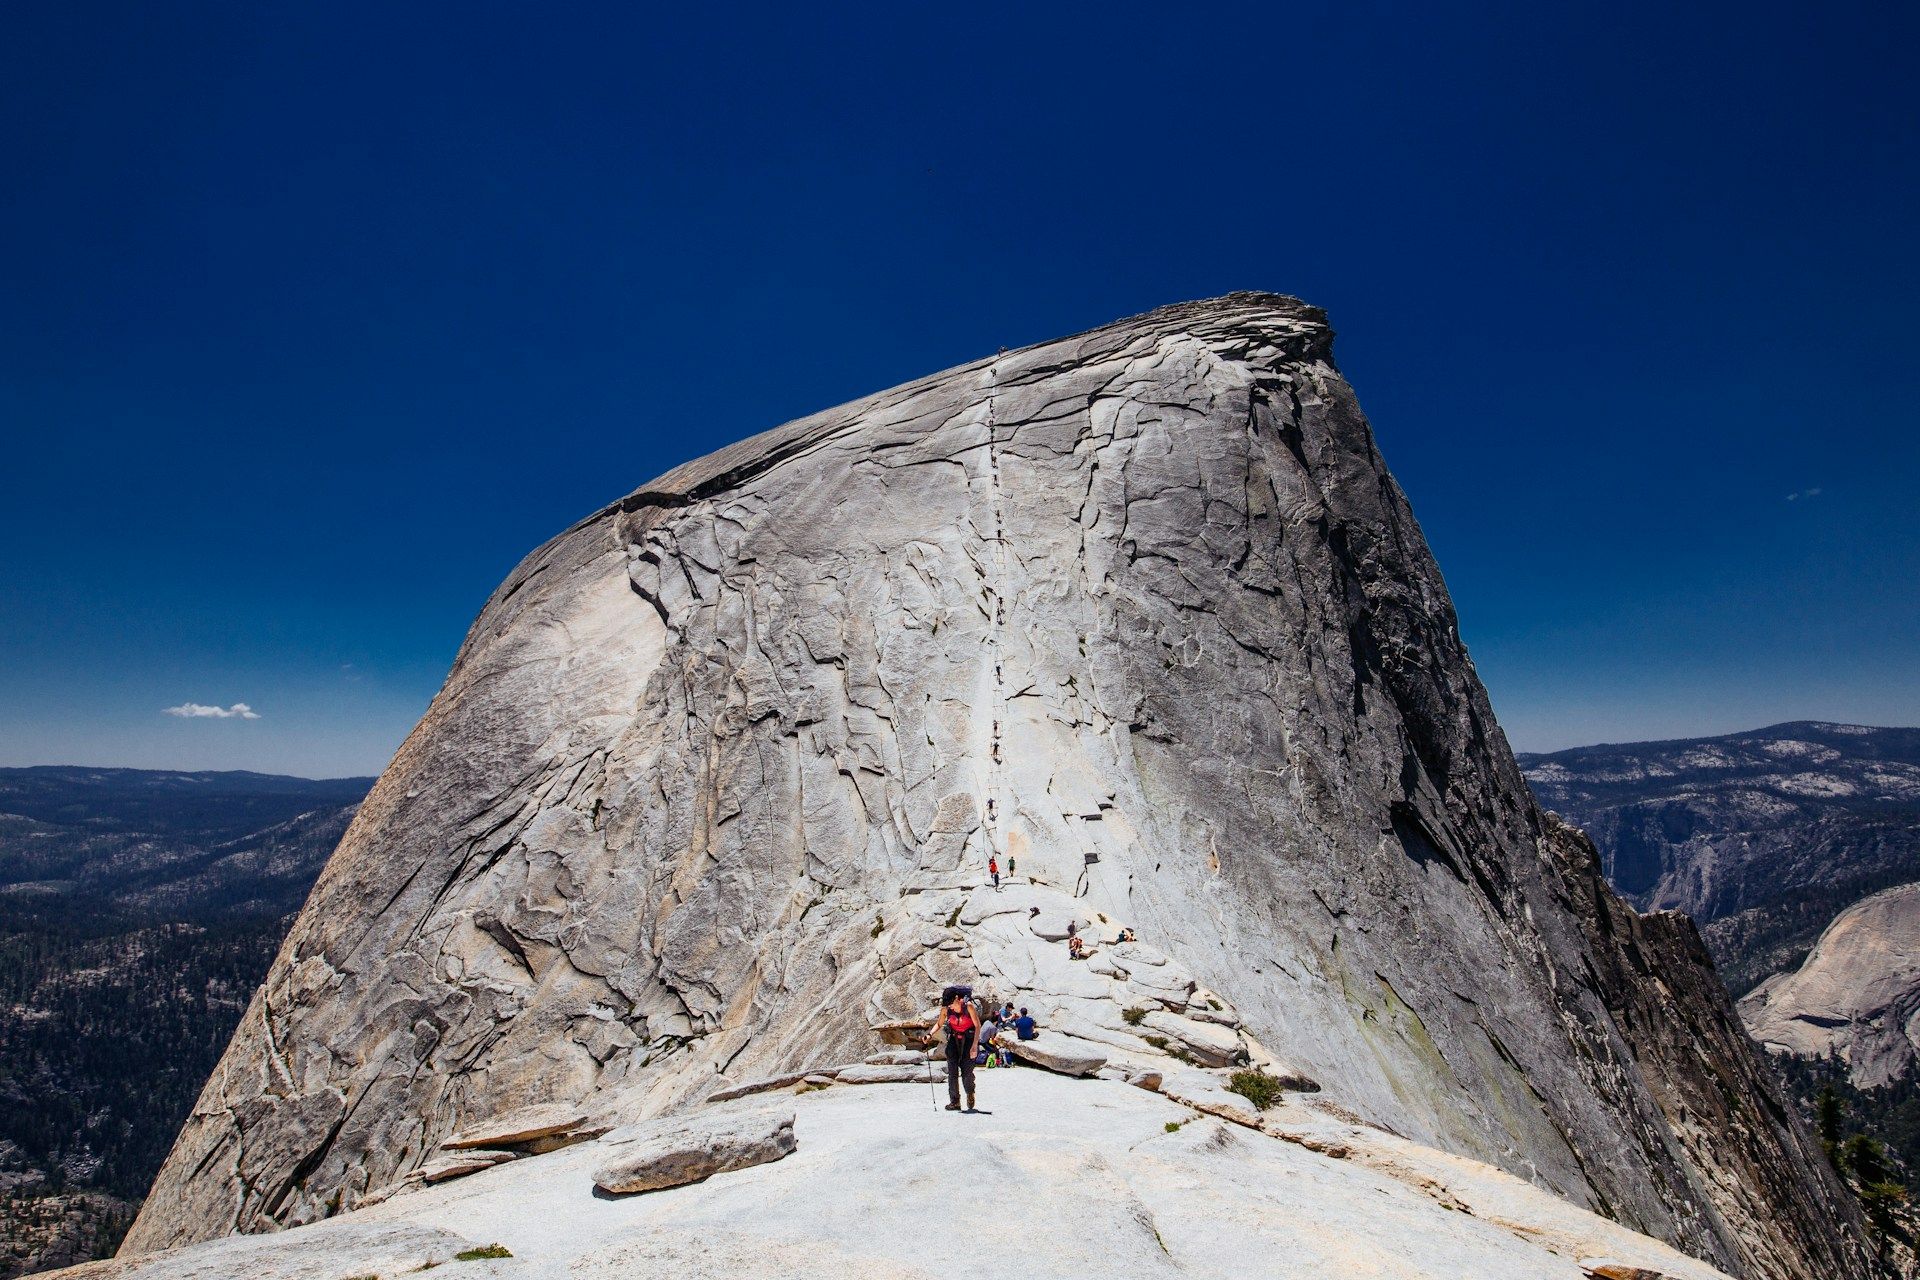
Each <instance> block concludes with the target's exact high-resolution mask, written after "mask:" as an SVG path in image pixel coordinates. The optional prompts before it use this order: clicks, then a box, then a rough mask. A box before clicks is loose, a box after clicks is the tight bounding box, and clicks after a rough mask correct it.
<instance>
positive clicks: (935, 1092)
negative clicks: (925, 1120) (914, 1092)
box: [920, 1045, 940, 1111]
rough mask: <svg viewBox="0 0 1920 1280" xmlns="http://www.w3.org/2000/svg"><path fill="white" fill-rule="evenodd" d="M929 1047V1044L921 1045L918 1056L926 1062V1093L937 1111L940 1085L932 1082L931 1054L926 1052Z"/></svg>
mask: <svg viewBox="0 0 1920 1280" xmlns="http://www.w3.org/2000/svg"><path fill="white" fill-rule="evenodd" d="M930 1048H931V1046H929V1045H922V1046H921V1048H920V1056H921V1057H922V1058H924V1059H926V1063H927V1093H928V1094H929V1095H931V1096H932V1098H933V1109H934V1110H935V1111H938V1110H939V1109H940V1086H939V1085H936V1084H935V1083H934V1082H933V1055H932V1054H931V1053H930V1052H928V1050H929V1049H930Z"/></svg>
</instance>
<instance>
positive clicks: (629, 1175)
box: [593, 1107, 799, 1195]
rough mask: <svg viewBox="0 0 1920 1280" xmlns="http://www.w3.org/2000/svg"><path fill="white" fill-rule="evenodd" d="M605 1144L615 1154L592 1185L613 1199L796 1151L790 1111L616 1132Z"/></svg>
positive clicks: (721, 1116) (692, 1120) (740, 1114)
mask: <svg viewBox="0 0 1920 1280" xmlns="http://www.w3.org/2000/svg"><path fill="white" fill-rule="evenodd" d="M622 1135H624V1136H622ZM606 1142H607V1144H608V1145H609V1146H613V1147H617V1148H619V1150H618V1152H617V1154H616V1155H615V1156H614V1158H613V1159H612V1160H611V1161H610V1162H609V1163H607V1164H605V1165H603V1166H602V1167H601V1168H599V1169H597V1170H595V1171H594V1175H593V1184H594V1185H595V1186H596V1187H599V1188H600V1189H601V1190H602V1191H607V1192H611V1193H613V1194H615V1195H631V1194H634V1193H637V1192H641V1191H659V1190H661V1189H663V1188H665V1187H678V1186H684V1185H685V1184H687V1183H689V1182H702V1181H704V1180H706V1179H708V1178H711V1177H712V1176H713V1175H715V1174H716V1173H728V1172H731V1171H732V1170H735V1169H746V1168H750V1167H752V1166H753V1165H757V1164H767V1163H769V1162H771V1161H774V1160H783V1159H785V1158H786V1157H787V1156H790V1155H792V1154H793V1153H794V1151H795V1150H796V1149H797V1148H798V1146H799V1143H798V1142H797V1141H795V1139H794V1136H793V1109H792V1108H791V1107H788V1108H785V1109H782V1110H758V1111H736V1112H729V1113H722V1114H706V1115H694V1116H691V1117H681V1118H676V1119H673V1120H667V1121H653V1122H649V1123H647V1124H642V1125H636V1126H633V1127H632V1129H631V1130H617V1131H615V1133H614V1134H610V1135H608V1137H607V1139H606Z"/></svg>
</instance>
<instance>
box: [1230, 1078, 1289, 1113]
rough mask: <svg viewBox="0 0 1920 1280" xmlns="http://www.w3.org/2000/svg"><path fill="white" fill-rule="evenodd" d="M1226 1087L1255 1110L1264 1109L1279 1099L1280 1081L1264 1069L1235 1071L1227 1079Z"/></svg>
mask: <svg viewBox="0 0 1920 1280" xmlns="http://www.w3.org/2000/svg"><path fill="white" fill-rule="evenodd" d="M1227 1089H1228V1090H1229V1091H1230V1092H1233V1093H1237V1094H1239V1095H1240V1096H1241V1097H1243V1098H1245V1099H1246V1100H1247V1101H1248V1102H1251V1103H1252V1104H1253V1105H1254V1109H1255V1110H1257V1111H1265V1110H1266V1109H1267V1108H1268V1107H1270V1106H1272V1105H1273V1104H1274V1103H1276V1102H1278V1101H1280V1082H1279V1081H1278V1080H1276V1079H1274V1078H1273V1077H1272V1076H1270V1075H1268V1074H1267V1073H1266V1072H1264V1071H1260V1070H1252V1071H1236V1072H1234V1073H1233V1078H1232V1079H1231V1080H1229V1081H1227Z"/></svg>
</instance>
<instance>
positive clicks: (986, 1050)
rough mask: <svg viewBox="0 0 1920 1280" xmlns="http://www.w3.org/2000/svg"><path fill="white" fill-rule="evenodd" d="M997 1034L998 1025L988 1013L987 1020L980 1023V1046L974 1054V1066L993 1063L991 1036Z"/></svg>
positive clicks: (988, 1065)
mask: <svg viewBox="0 0 1920 1280" xmlns="http://www.w3.org/2000/svg"><path fill="white" fill-rule="evenodd" d="M999 1034H1000V1025H999V1024H998V1023H996V1022H995V1021H994V1020H993V1014H991V1013H989V1014H988V1015H987V1020H986V1021H985V1022H982V1023H981V1024H980V1047H979V1049H978V1050H977V1051H976V1052H975V1054H974V1058H973V1065H974V1066H976V1067H990V1066H992V1065H993V1038H994V1037H995V1036H997V1035H999Z"/></svg>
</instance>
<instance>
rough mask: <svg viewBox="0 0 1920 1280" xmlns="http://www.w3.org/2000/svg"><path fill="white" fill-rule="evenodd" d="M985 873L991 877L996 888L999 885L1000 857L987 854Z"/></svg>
mask: <svg viewBox="0 0 1920 1280" xmlns="http://www.w3.org/2000/svg"><path fill="white" fill-rule="evenodd" d="M987 874H988V875H990V876H992V877H993V887H994V888H996V889H998V888H999V887H1000V859H998V858H996V857H994V856H993V855H992V854H988V855H987Z"/></svg>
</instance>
